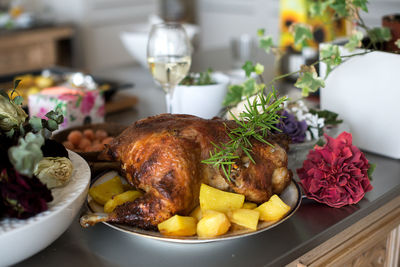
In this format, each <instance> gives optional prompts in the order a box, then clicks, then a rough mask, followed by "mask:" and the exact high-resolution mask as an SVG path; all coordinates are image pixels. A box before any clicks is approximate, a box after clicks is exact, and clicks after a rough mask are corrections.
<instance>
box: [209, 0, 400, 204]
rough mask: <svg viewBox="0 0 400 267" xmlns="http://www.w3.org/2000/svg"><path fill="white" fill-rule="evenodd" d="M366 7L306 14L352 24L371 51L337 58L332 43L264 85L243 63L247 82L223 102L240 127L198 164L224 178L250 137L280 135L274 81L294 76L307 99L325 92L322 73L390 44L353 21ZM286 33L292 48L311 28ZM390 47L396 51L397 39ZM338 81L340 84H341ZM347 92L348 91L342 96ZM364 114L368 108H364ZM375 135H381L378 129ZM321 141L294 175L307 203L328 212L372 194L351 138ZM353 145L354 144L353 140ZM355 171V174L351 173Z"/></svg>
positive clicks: (329, 4)
mask: <svg viewBox="0 0 400 267" xmlns="http://www.w3.org/2000/svg"><path fill="white" fill-rule="evenodd" d="M366 4H367V0H348V1H344V0H327V1H312V2H310V5H309V8H310V13H312V14H319V13H321V12H325V11H326V10H329V12H331V14H332V15H333V16H335V17H337V18H341V19H343V18H344V19H346V20H350V21H354V22H355V23H356V24H357V25H359V26H360V27H361V28H362V29H364V30H365V32H366V34H367V35H368V36H369V38H370V40H371V42H370V43H371V46H370V47H368V50H365V51H361V52H356V53H353V54H341V52H340V48H339V46H338V45H336V44H329V45H325V46H321V49H320V58H319V60H317V61H315V62H313V63H311V64H308V65H302V66H301V68H300V69H299V70H297V71H294V72H291V73H285V74H282V75H279V76H277V77H275V78H274V79H272V80H271V81H270V82H264V81H263V79H262V76H261V74H262V73H263V71H264V66H262V65H261V64H259V63H256V64H253V63H252V62H250V61H248V62H246V63H245V64H244V66H243V67H242V68H243V69H244V70H245V72H246V76H247V77H248V79H247V80H246V81H244V82H243V83H242V84H237V85H231V86H230V87H229V88H228V93H227V96H226V98H225V100H224V105H225V106H226V107H227V108H228V110H229V114H230V115H231V116H232V118H233V119H234V120H235V121H236V122H237V123H238V124H239V125H240V127H239V129H233V130H232V129H227V131H228V132H229V136H230V137H231V140H230V141H228V142H227V143H225V144H215V151H214V153H212V154H211V155H210V158H209V159H208V160H207V161H204V162H205V163H207V164H213V165H215V166H220V168H221V169H222V170H223V171H224V173H225V174H226V177H229V173H230V171H231V170H232V168H234V162H235V159H236V158H237V156H236V155H235V151H236V150H238V149H240V150H242V151H245V152H246V154H248V156H249V158H251V146H248V145H247V144H248V143H249V142H248V140H249V138H250V137H251V138H256V139H257V140H259V141H260V142H267V141H266V140H265V138H266V137H267V135H268V133H271V132H273V131H278V132H281V131H282V129H279V127H278V125H279V123H281V122H282V119H285V118H286V119H287V118H288V117H290V116H289V115H287V114H284V112H285V106H284V102H286V101H287V98H286V97H278V96H277V93H276V91H275V89H274V87H275V85H276V82H277V81H278V80H281V79H283V78H285V77H290V76H293V75H297V80H296V82H295V84H294V86H295V87H297V88H299V89H301V90H302V96H303V97H307V96H308V95H309V94H310V93H314V92H316V91H317V90H319V89H320V88H322V89H321V90H325V88H324V87H325V83H326V79H327V77H329V75H328V74H332V73H333V72H334V71H336V70H337V69H339V68H338V66H340V67H341V66H342V65H341V63H343V62H345V61H348V59H351V58H355V57H357V56H364V55H367V54H370V53H371V54H372V51H373V50H371V48H378V46H379V43H383V42H384V41H387V40H390V39H392V38H391V33H390V30H388V29H387V28H384V27H377V28H369V27H367V26H366V25H365V23H364V21H363V20H362V18H361V17H360V16H359V9H362V10H364V11H368V9H367V6H366ZM290 30H291V32H292V33H293V40H294V45H295V46H301V45H306V44H307V43H308V42H309V40H311V39H313V34H312V28H311V27H310V26H309V25H306V24H302V23H293V24H292V25H291V26H290ZM258 36H259V38H260V40H259V41H260V42H259V45H260V47H261V48H264V49H265V51H266V52H267V53H269V52H271V51H273V52H276V53H277V54H279V53H280V52H281V51H280V49H279V47H277V46H275V45H274V41H273V39H272V37H271V36H269V35H266V34H265V31H264V30H262V29H261V30H259V31H258ZM362 39H363V34H362V33H361V32H360V31H355V32H354V34H353V35H352V36H350V37H349V39H348V41H347V42H346V44H345V47H346V48H347V49H349V50H355V49H356V48H358V47H359V46H360V45H361V40H362ZM395 43H396V44H397V45H398V46H400V41H399V40H397V41H395ZM396 57H397V56H396ZM321 62H322V63H325V64H326V72H325V74H326V75H324V76H321V75H319V74H318V72H317V70H316V68H315V67H316V66H317V65H318V64H319V63H321ZM351 71H353V70H350V72H351ZM331 72H332V73H331ZM253 73H255V74H257V75H258V78H257V79H256V78H253V77H251V75H252V74H253ZM327 82H329V81H327ZM342 82H343V83H345V84H346V81H345V80H343V79H342ZM352 89H353V88H349V89H348V91H349V90H352ZM271 90H272V93H271V92H270V93H268V94H267V95H265V92H266V91H271ZM332 90H335V89H332ZM375 92H376V91H375ZM359 99H360V98H358V97H354V98H353V99H351V100H352V102H351V103H349V105H350V106H351V105H353V103H355V102H357V101H359ZM242 103H244V105H243V106H244V108H243V109H242V110H241V111H240V112H238V113H239V115H235V114H233V112H232V110H233V108H235V107H237V105H240V104H242ZM278 107H279V108H278ZM370 110H374V109H372V108H370ZM338 112H339V116H342V114H341V110H338ZM356 112H357V111H356ZM358 112H359V113H360V115H364V116H368V110H367V111H365V110H359V111H358ZM363 112H364V113H367V115H365V114H363ZM397 114H398V112H397ZM381 119H382V118H381ZM350 127H351V126H350ZM379 130H381V131H383V130H382V129H379ZM324 137H325V141H326V144H324V143H321V144H318V145H315V146H314V148H313V149H311V150H310V152H309V153H308V155H307V157H306V158H304V159H303V161H304V162H303V167H302V168H299V169H297V170H296V171H297V174H298V175H299V178H300V184H301V185H302V186H303V189H304V192H305V193H306V195H307V196H308V197H309V198H312V199H315V200H316V201H319V202H322V203H326V204H328V205H330V206H332V207H341V206H343V205H348V204H355V203H357V202H358V201H359V200H361V199H362V198H363V197H364V194H365V193H366V192H368V191H370V190H372V186H371V185H370V183H369V179H370V178H371V174H372V172H373V170H374V167H375V166H374V165H373V164H371V163H369V162H368V160H367V159H366V157H365V155H364V154H363V153H362V152H361V151H360V150H359V148H357V146H355V145H353V140H352V139H353V138H352V134H350V133H347V132H345V131H343V132H342V133H340V134H339V135H338V136H337V138H332V137H330V136H329V135H327V134H324ZM355 139H356V138H355ZM356 142H357V140H355V143H356ZM232 166H233V167H232ZM355 168H356V169H358V170H357V171H356V172H353V170H355Z"/></svg>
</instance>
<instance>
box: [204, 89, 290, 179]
mask: <svg viewBox="0 0 400 267" xmlns="http://www.w3.org/2000/svg"><path fill="white" fill-rule="evenodd" d="M286 100H287V97H286V96H284V97H280V98H278V97H277V95H276V92H275V90H273V91H272V92H270V93H268V94H267V95H266V96H265V95H264V94H263V93H262V92H261V93H259V94H258V95H257V97H256V98H255V99H254V101H253V102H252V103H251V101H250V100H249V99H248V98H247V105H245V109H246V110H245V111H244V112H242V113H241V114H240V115H239V117H236V116H235V115H234V114H232V113H231V112H230V111H229V112H230V114H231V116H232V117H233V119H234V120H235V122H236V123H237V125H238V127H236V128H234V129H230V128H229V127H228V126H226V128H227V132H228V136H229V138H230V141H229V142H228V143H225V144H224V143H221V144H219V145H218V144H214V143H213V146H214V151H210V157H209V158H208V159H206V160H203V161H202V163H205V164H211V165H213V166H215V167H218V168H221V170H222V172H223V173H224V175H225V177H226V179H227V180H228V181H229V182H231V180H233V178H232V177H231V172H232V169H233V168H234V166H235V160H237V159H239V153H240V152H243V153H245V154H246V155H247V157H248V158H249V160H250V161H251V162H253V163H255V162H254V159H253V157H252V143H251V138H254V139H256V140H258V141H260V142H262V143H265V144H268V145H270V146H273V145H272V144H271V143H269V142H268V141H267V140H266V137H267V136H268V133H269V132H270V131H271V130H277V131H280V130H279V129H277V128H276V127H275V125H276V124H278V123H279V120H280V117H281V116H280V113H279V111H280V110H282V109H283V105H282V103H283V102H284V101H286Z"/></svg>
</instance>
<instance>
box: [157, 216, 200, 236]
mask: <svg viewBox="0 0 400 267" xmlns="http://www.w3.org/2000/svg"><path fill="white" fill-rule="evenodd" d="M158 230H159V231H160V233H161V234H163V235H166V236H192V235H195V234H196V219H195V218H193V217H190V216H180V215H174V216H172V217H171V218H169V219H168V220H166V221H163V222H162V223H159V224H158Z"/></svg>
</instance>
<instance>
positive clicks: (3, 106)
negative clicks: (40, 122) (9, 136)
mask: <svg viewBox="0 0 400 267" xmlns="http://www.w3.org/2000/svg"><path fill="white" fill-rule="evenodd" d="M27 117H28V115H27V114H26V113H25V111H24V110H23V109H22V108H21V106H20V105H17V104H15V103H14V102H13V101H10V100H9V99H7V98H6V97H5V96H3V95H0V130H2V131H5V132H8V131H10V130H11V129H13V128H15V127H17V126H19V125H20V124H21V123H23V122H25V120H26V118H27Z"/></svg>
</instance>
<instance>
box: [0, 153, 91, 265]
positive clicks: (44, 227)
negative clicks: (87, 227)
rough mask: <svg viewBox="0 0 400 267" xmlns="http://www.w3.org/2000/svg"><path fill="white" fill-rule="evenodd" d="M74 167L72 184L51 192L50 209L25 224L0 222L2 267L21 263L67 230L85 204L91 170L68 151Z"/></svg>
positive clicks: (12, 220)
mask: <svg viewBox="0 0 400 267" xmlns="http://www.w3.org/2000/svg"><path fill="white" fill-rule="evenodd" d="M69 157H70V159H71V161H72V164H73V166H74V171H73V173H72V177H71V180H70V182H69V183H68V184H67V185H66V186H64V187H60V188H55V189H53V190H52V195H53V198H54V199H53V201H52V202H50V203H49V209H48V210H47V211H45V212H42V213H39V214H37V215H36V216H33V217H31V218H29V219H26V220H18V219H2V220H0V255H1V256H0V266H8V265H12V264H15V263H17V262H20V261H22V260H24V259H26V258H28V257H30V256H32V255H34V254H35V253H37V252H39V251H41V250H42V249H44V248H45V247H47V246H48V245H50V244H51V243H52V242H53V241H54V240H56V239H57V238H58V237H59V236H60V235H61V234H62V233H64V232H65V230H67V228H68V227H69V225H70V224H71V222H72V220H73V219H74V218H75V216H76V215H77V214H78V212H79V210H80V208H81V206H82V205H83V203H84V201H85V200H86V195H87V192H88V188H89V183H90V169H89V166H88V164H87V163H86V161H85V160H84V159H83V158H81V157H80V156H79V155H78V154H76V153H75V152H71V151H69Z"/></svg>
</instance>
